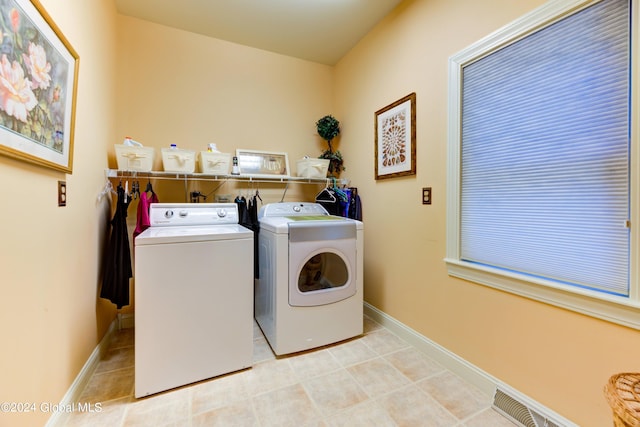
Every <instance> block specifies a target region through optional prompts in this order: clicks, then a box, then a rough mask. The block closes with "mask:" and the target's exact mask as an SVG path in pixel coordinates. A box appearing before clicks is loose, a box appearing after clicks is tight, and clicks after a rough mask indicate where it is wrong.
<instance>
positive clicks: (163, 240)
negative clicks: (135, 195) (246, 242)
mask: <svg viewBox="0 0 640 427" xmlns="http://www.w3.org/2000/svg"><path fill="white" fill-rule="evenodd" d="M251 238H253V231H251V230H249V229H248V228H246V227H243V226H241V225H239V224H220V225H194V226H174V227H149V228H147V229H146V230H145V231H143V232H142V233H140V235H138V236H137V237H136V238H135V240H134V242H135V245H136V246H142V245H161V244H169V243H187V242H210V241H221V240H233V239H251Z"/></svg>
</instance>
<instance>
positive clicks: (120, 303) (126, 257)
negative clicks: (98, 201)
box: [100, 185, 133, 309]
mask: <svg viewBox="0 0 640 427" xmlns="http://www.w3.org/2000/svg"><path fill="white" fill-rule="evenodd" d="M117 192H118V204H117V207H116V213H115V214H114V215H113V219H112V220H111V237H110V239H109V247H108V248H107V253H106V255H105V264H104V268H103V270H104V271H103V278H102V289H101V291H100V297H101V298H106V299H108V300H110V301H111V302H112V303H114V304H115V305H116V306H117V307H118V309H120V308H122V307H124V306H125V305H129V279H131V277H133V271H132V269H131V251H130V249H129V232H128V231H127V208H128V207H129V203H130V202H131V200H129V199H128V198H127V199H126V200H125V192H124V189H123V188H122V186H121V185H118V188H117Z"/></svg>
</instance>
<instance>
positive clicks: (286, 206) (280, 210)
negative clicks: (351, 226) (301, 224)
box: [258, 202, 329, 218]
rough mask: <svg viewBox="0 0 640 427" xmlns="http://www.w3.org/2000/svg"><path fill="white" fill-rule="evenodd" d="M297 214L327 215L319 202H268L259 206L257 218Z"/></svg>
mask: <svg viewBox="0 0 640 427" xmlns="http://www.w3.org/2000/svg"><path fill="white" fill-rule="evenodd" d="M298 215H309V216H317V215H329V213H328V212H327V210H326V209H325V208H324V206H322V205H321V204H319V203H303V202H283V203H270V204H268V205H265V206H263V207H262V208H260V212H259V213H258V218H262V217H265V216H298Z"/></svg>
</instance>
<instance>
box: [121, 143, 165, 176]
mask: <svg viewBox="0 0 640 427" xmlns="http://www.w3.org/2000/svg"><path fill="white" fill-rule="evenodd" d="M115 149H116V159H117V160H118V169H120V170H123V171H137V172H150V171H151V168H152V167H153V159H154V158H155V155H156V151H155V149H154V148H153V147H132V146H129V145H123V144H115Z"/></svg>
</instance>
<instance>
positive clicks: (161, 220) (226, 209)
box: [149, 203, 239, 227]
mask: <svg viewBox="0 0 640 427" xmlns="http://www.w3.org/2000/svg"><path fill="white" fill-rule="evenodd" d="M149 220H150V223H151V226H152V227H158V226H183V225H185V226H186V225H215V224H237V223H238V222H239V215H238V205H236V204H235V203H183V204H178V203H152V204H151V205H150V207H149Z"/></svg>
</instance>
